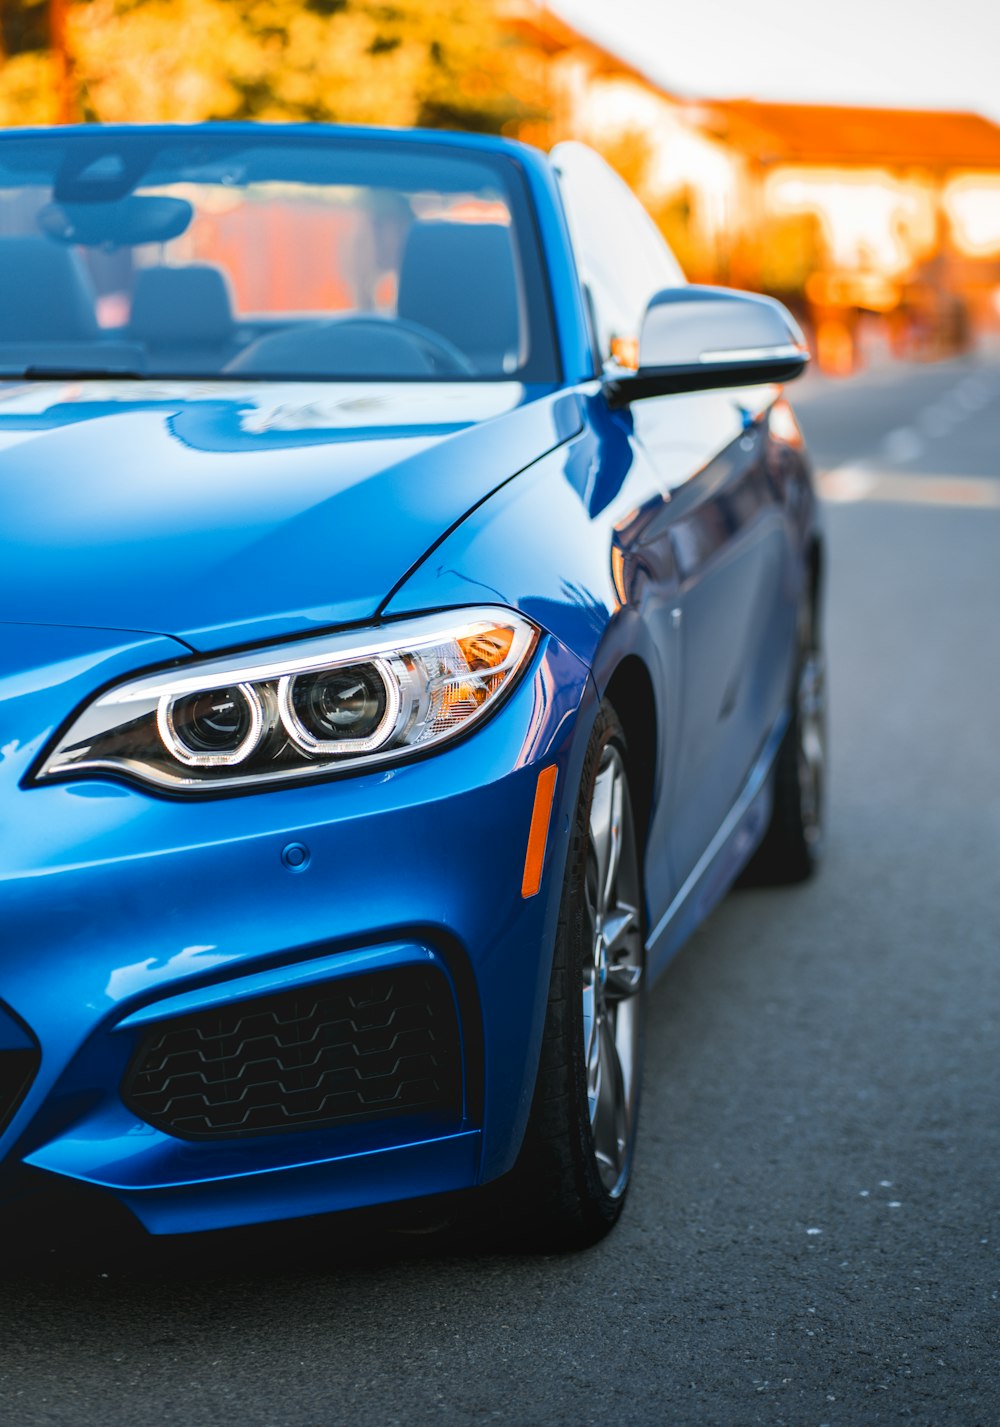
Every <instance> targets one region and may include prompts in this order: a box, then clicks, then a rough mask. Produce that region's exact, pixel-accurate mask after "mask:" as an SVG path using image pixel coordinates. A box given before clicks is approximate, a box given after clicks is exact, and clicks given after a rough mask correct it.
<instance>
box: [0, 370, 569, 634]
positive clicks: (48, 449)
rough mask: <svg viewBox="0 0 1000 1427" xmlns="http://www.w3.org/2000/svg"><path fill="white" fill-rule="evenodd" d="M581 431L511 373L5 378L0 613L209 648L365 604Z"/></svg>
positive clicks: (0, 423)
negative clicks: (409, 377)
mask: <svg viewBox="0 0 1000 1427" xmlns="http://www.w3.org/2000/svg"><path fill="white" fill-rule="evenodd" d="M580 426H581V417H580V408H579V403H578V402H577V400H576V398H575V397H573V396H572V395H570V394H566V393H558V392H552V391H551V390H548V389H539V388H526V387H523V386H521V385H519V384H516V383H450V384H444V383H440V384H439V383H434V384H433V385H432V384H423V383H421V384H416V383H414V384H409V383H407V384H399V383H392V384H389V383H386V384H379V385H375V384H372V385H365V386H360V385H359V384H358V383H349V384H348V383H344V384H335V383H322V384H302V383H296V384H291V383H289V384H284V383H281V384H277V383H267V384H264V383H246V384H244V385H239V386H236V385H234V386H222V385H220V384H219V383H214V384H209V383H204V384H201V385H200V386H199V385H198V384H196V383H192V382H184V383H180V382H171V383H163V384H156V385H153V384H152V383H150V382H142V383H136V382H124V381H122V382H103V383H99V382H94V381H87V382H79V383H60V382H51V383H48V382H47V383H41V384H32V385H30V386H25V385H24V384H20V385H15V384H10V385H6V386H0V500H2V508H3V517H2V522H0V621H4V622H12V623H28V624H40V625H62V626H76V627H82V626H87V627H92V628H104V629H118V630H135V631H142V632H146V633H154V634H160V635H170V636H173V637H174V638H176V639H180V640H183V641H184V642H185V643H186V644H188V645H189V646H190V647H191V648H193V649H197V650H206V651H207V650H213V649H218V648H223V647H225V646H226V645H233V644H239V643H249V642H253V641H256V640H268V639H272V638H273V639H279V638H281V637H283V636H285V635H287V634H296V633H301V632H307V631H310V630H315V629H318V628H323V627H326V626H331V625H338V624H343V623H350V622H353V621H359V620H365V619H371V618H372V617H373V616H375V614H376V613H377V611H378V609H379V607H380V605H381V604H383V603H384V601H385V600H386V598H387V597H388V595H389V594H390V593H391V591H392V590H393V589H394V588H395V587H396V586H397V585H398V584H399V582H400V581H401V580H402V579H403V578H404V576H405V575H406V573H407V571H408V570H410V569H411V568H412V567H413V566H414V565H415V564H416V563H417V562H418V561H419V560H420V559H421V558H422V557H423V556H424V555H425V554H426V553H427V551H428V550H429V549H430V548H431V546H433V545H434V544H435V542H436V541H438V540H439V539H440V538H441V537H442V536H443V535H444V534H445V533H446V532H447V531H448V530H450V529H451V528H452V527H453V526H454V525H455V524H456V523H457V522H458V521H460V520H461V519H462V517H463V516H464V515H466V514H467V512H468V511H469V510H471V509H472V508H473V507H474V506H476V505H478V504H479V503H480V502H482V501H483V500H484V499H485V498H486V497H487V496H488V495H490V493H491V492H492V491H494V490H496V488H497V487H498V486H500V485H502V484H503V483H504V482H505V481H507V480H509V479H510V477H511V476H513V475H515V474H516V473H517V472H519V471H521V470H523V469H524V468H525V467H526V466H528V465H530V464H531V463H532V462H533V461H535V460H537V459H538V458H539V457H540V456H542V455H544V454H545V453H546V452H547V451H549V450H551V449H553V447H554V446H556V445H558V444H560V443H561V442H563V441H565V440H568V439H569V438H570V437H571V436H573V435H574V434H575V433H576V432H577V431H578V430H579V429H580Z"/></svg>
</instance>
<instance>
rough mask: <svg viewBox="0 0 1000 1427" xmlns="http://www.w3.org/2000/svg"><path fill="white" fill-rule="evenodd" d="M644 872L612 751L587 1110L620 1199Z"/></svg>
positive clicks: (599, 798) (594, 925) (637, 1007)
mask: <svg viewBox="0 0 1000 1427" xmlns="http://www.w3.org/2000/svg"><path fill="white" fill-rule="evenodd" d="M640 887H641V880H640V868H639V858H638V849H637V846H636V836H635V825H634V820H633V817H632V809H631V805H630V800H629V790H628V780H627V777H626V774H625V766H624V763H623V761H622V757H621V754H620V753H619V751H618V749H617V748H616V747H615V746H614V744H608V745H607V746H606V747H605V749H604V751H603V753H602V755H601V762H600V766H599V768H598V773H597V778H596V781H595V783H594V793H593V798H592V800H591V805H590V820H589V834H588V852H587V879H586V910H587V917H588V926H589V946H590V955H589V956H588V957H587V959H586V961H585V964H584V969H583V994H582V1011H583V1049H584V1065H585V1069H586V1085H587V1104H588V1110H589V1115H590V1128H591V1133H592V1136H593V1143H594V1153H595V1158H596V1161H597V1168H598V1172H599V1174H600V1178H601V1182H602V1184H603V1186H604V1189H605V1190H606V1192H607V1193H608V1194H609V1195H611V1196H612V1198H616V1197H618V1196H620V1195H621V1194H622V1193H623V1192H624V1190H625V1187H626V1185H627V1183H628V1175H629V1169H630V1166H631V1158H632V1147H633V1142H634V1138H635V1124H636V1111H637V1108H638V1089H639V1060H640V1051H641V1039H642V997H641V995H640V994H639V993H640V992H641V990H642V989H643V978H644V975H645V967H644V952H643V937H642V916H641V912H640Z"/></svg>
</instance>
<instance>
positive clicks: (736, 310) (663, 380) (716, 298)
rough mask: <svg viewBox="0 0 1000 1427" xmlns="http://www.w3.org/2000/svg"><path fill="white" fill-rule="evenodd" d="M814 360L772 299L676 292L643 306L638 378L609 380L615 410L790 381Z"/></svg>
mask: <svg viewBox="0 0 1000 1427" xmlns="http://www.w3.org/2000/svg"><path fill="white" fill-rule="evenodd" d="M808 361H809V352H808V349H807V347H806V344H805V338H804V337H803V335H802V331H801V329H800V328H799V325H798V323H797V322H796V321H795V319H794V317H793V316H792V314H791V313H790V312H789V311H788V309H787V308H786V307H784V306H783V305H782V304H781V303H780V302H776V301H775V300H774V299H773V298H771V297H758V296H756V295H752V294H750V293H747V292H734V291H733V290H732V289H730V288H725V287H698V286H695V285H692V286H690V287H672V288H666V289H665V290H664V291H663V292H658V293H657V294H656V296H655V297H654V298H653V299H652V301H651V302H650V304H649V306H648V307H647V308H646V315H645V317H644V318H643V322H642V332H641V333H640V336H639V368H638V370H637V371H636V373H635V374H634V376H620V377H612V378H610V379H609V380H608V381H606V382H605V393H606V395H607V398H608V400H609V401H610V402H611V404H612V405H614V406H626V405H628V403H629V402H631V401H639V400H641V399H642V398H643V397H650V396H670V395H672V394H675V393H677V392H684V391H711V390H715V389H718V388H720V387H738V386H753V385H754V384H755V383H757V382H788V381H792V380H793V379H794V378H795V377H797V376H800V375H801V374H802V372H803V371H804V370H805V367H806V364H807V362H808Z"/></svg>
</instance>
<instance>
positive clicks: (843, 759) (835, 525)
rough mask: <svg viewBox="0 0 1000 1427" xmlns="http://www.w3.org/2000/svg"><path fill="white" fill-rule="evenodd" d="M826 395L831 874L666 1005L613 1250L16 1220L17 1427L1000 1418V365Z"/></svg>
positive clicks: (10, 1286)
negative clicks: (213, 1235) (58, 1227)
mask: <svg viewBox="0 0 1000 1427" xmlns="http://www.w3.org/2000/svg"><path fill="white" fill-rule="evenodd" d="M799 409H800V411H801V415H802V420H803V424H804V426H805V429H806V432H807V434H808V435H809V436H810V437H811V438H812V440H813V443H814V450H815V454H816V457H817V462H818V464H819V465H820V466H821V467H822V468H824V469H825V470H827V471H830V472H832V474H829V475H827V476H826V477H825V479H824V488H825V490H826V491H827V492H828V494H829V495H830V497H831V502H830V505H829V509H828V532H829V539H830V553H831V561H830V584H829V610H828V621H827V628H828V643H829V648H830V661H831V669H832V681H833V720H832V749H833V767H832V801H831V808H830V823H829V848H828V858H827V861H826V865H825V867H824V869H823V872H822V875H821V876H820V877H819V878H818V879H817V880H816V881H815V882H814V883H812V884H810V885H808V886H806V887H803V888H800V889H796V890H793V891H788V892H739V893H736V894H733V895H732V896H730V897H729V898H728V899H727V901H726V902H725V903H724V904H723V905H722V907H720V908H719V910H718V911H717V912H716V914H715V915H714V916H713V917H712V918H711V920H710V922H709V924H708V925H706V926H705V927H704V928H703V929H702V931H701V932H700V933H699V934H698V936H697V937H696V939H695V940H694V941H693V942H692V943H691V944H690V945H689V946H688V947H687V948H686V949H685V950H684V951H683V952H682V953H681V955H680V957H679V958H678V959H677V961H676V962H675V963H674V965H673V966H672V968H671V969H670V971H669V972H668V973H667V975H666V976H665V978H664V979H663V981H662V982H661V983H660V985H659V986H658V987H657V989H656V991H655V993H654V996H653V1004H652V1009H651V1021H650V1035H649V1042H650V1054H649V1064H648V1078H647V1090H646V1098H645V1104H644V1108H643V1126H642V1136H641V1146H640V1154H639V1162H638V1167H637V1173H636V1179H635V1182H634V1188H633V1192H632V1197H631V1201H630V1203H629V1206H628V1209H627V1211H626V1216H625V1219H624V1220H623V1222H622V1224H621V1225H620V1226H619V1228H618V1229H617V1230H616V1232H615V1233H614V1234H613V1235H612V1236H611V1237H610V1239H608V1240H607V1241H606V1242H605V1243H604V1244H602V1245H601V1246H599V1247H598V1248H597V1249H595V1250H593V1251H591V1252H589V1253H587V1254H583V1255H578V1256H575V1257H564V1258H542V1259H529V1258H522V1257H512V1256H505V1255H502V1254H499V1253H498V1254H495V1255H491V1256H483V1255H481V1254H477V1253H475V1252H474V1251H472V1250H470V1249H467V1248H465V1249H463V1248H462V1247H461V1246H460V1245H456V1244H455V1243H454V1242H452V1241H449V1240H448V1239H447V1238H444V1239H440V1238H436V1237H434V1236H429V1237H422V1238H421V1237H417V1238H413V1237H407V1238H401V1237H399V1236H398V1235H395V1234H388V1233H387V1232H386V1231H385V1230H384V1229H383V1228H381V1227H379V1226H375V1225H371V1224H368V1225H360V1226H352V1227H351V1229H350V1232H349V1233H346V1234H345V1235H343V1236H342V1237H341V1239H340V1241H339V1243H334V1244H324V1243H323V1242H322V1240H320V1239H319V1238H318V1237H317V1233H316V1229H315V1227H314V1226H306V1228H305V1229H302V1228H299V1229H298V1230H297V1231H294V1232H292V1233H287V1232H285V1233H278V1234H271V1235H257V1236H247V1235H240V1236H235V1237H232V1238H227V1239H225V1240H222V1241H212V1242H206V1241H198V1242H197V1243H192V1242H190V1241H189V1242H188V1243H186V1244H167V1245H164V1244H162V1243H159V1244H155V1245H152V1246H147V1247H145V1248H142V1247H141V1246H139V1247H136V1248H134V1249H133V1248H132V1247H129V1249H128V1250H127V1252H125V1253H123V1254H119V1255H117V1256H114V1257H112V1256H111V1255H110V1254H109V1252H108V1251H107V1250H106V1249H105V1248H103V1247H100V1246H98V1247H94V1248H92V1249H90V1250H88V1252H85V1253H83V1254H82V1255H81V1254H80V1253H78V1252H77V1253H71V1252H69V1250H68V1249H67V1248H66V1247H65V1245H63V1246H59V1245H58V1244H56V1245H54V1246H53V1245H52V1244H51V1243H49V1242H43V1241H41V1240H39V1241H37V1242H36V1241H35V1240H33V1239H31V1238H30V1237H29V1238H23V1237H22V1238H19V1243H18V1246H17V1251H16V1253H15V1252H14V1250H13V1249H12V1248H11V1246H10V1239H9V1237H8V1241H7V1248H6V1250H5V1251H4V1252H5V1256H6V1264H5V1272H4V1278H3V1282H2V1285H0V1422H2V1423H3V1424H4V1427H7V1424H10V1425H11V1427H22V1424H23V1425H24V1427H27V1424H35V1423H38V1424H42V1423H45V1424H56V1423H58V1424H88V1423H101V1424H144V1423H149V1424H157V1427H159V1424H163V1427H167V1424H185V1427H187V1424H209V1423H239V1424H246V1427H257V1424H261V1427H263V1424H275V1427H283V1424H288V1427H293V1424H294V1427H328V1424H334V1423H345V1424H347V1423H350V1424H359V1427H368V1424H371V1425H372V1427H375V1424H378V1427H383V1424H396V1423H398V1424H405V1427H411V1424H423V1423H444V1424H465V1423H470V1424H471V1423H475V1424H478V1423H481V1422H488V1421H493V1420H501V1421H503V1422H505V1423H506V1424H509V1427H516V1424H542V1423H544V1424H549V1423H551V1424H567V1427H577V1424H580V1427H582V1425H583V1424H589V1423H602V1424H603V1423H625V1424H632V1423H636V1424H639V1423H643V1424H645V1423H649V1424H657V1427H662V1424H683V1427H700V1424H706V1425H707V1424H720V1427H749V1424H757V1423H760V1424H767V1427H780V1425H781V1424H786V1423H787V1424H793V1427H821V1424H824V1423H826V1424H829V1427H868V1424H890V1423H891V1424H906V1425H907V1427H952V1424H954V1427H988V1425H989V1424H997V1423H1000V1362H998V1351H997V1349H998V1309H1000V1301H998V1285H1000V1277H998V1273H997V1267H998V1263H997V1247H998V1243H1000V1224H998V1222H997V1218H998V1215H997V1205H998V1200H1000V1188H998V1186H1000V1094H998V1091H997V1072H998V1069H1000V1052H998V1037H997V1030H998V1018H1000V1017H998V1013H1000V954H998V953H1000V870H998V850H1000V756H998V749H997V740H998V735H1000V717H998V710H1000V657H998V656H1000V636H998V630H997V621H998V614H1000V454H998V445H1000V366H989V365H981V366H978V367H976V366H972V365H969V364H966V365H961V364H959V365H949V366H942V367H937V368H923V369H913V370H908V371H903V372H900V371H895V372H890V373H883V374H879V375H876V376H873V377H871V378H870V379H868V380H866V381H864V382H862V383H858V382H851V383H845V384H841V385H838V386H828V385H825V384H823V383H822V382H819V381H816V380H814V379H808V381H807V383H806V384H805V386H804V387H803V391H802V398H801V401H800V403H799ZM65 1227H67V1228H68V1229H69V1230H70V1232H72V1228H73V1226H72V1225H68V1226H65Z"/></svg>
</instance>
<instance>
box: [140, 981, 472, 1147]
mask: <svg viewBox="0 0 1000 1427" xmlns="http://www.w3.org/2000/svg"><path fill="white" fill-rule="evenodd" d="M122 1098H123V1100H124V1101H125V1104H126V1105H127V1106H128V1107H129V1109H131V1110H132V1111H134V1113H135V1114H136V1115H138V1116H140V1118H141V1119H143V1120H146V1121H148V1122H149V1123H150V1124H152V1125H156V1126H157V1127H158V1128H160V1129H163V1130H166V1131H168V1132H169V1133H170V1134H172V1135H180V1136H182V1137H183V1138H187V1139H207V1138H211V1139H218V1138H220V1137H227V1136H231V1135H268V1134H275V1133H278V1132H280V1131H284V1130H304V1129H316V1128H319V1127H321V1126H328V1125H339V1124H343V1123H345V1122H350V1121H353V1122H356V1121H359V1120H374V1119H382V1118H385V1117H387V1116H391V1115H412V1114H435V1115H443V1116H445V1117H447V1118H448V1119H450V1120H457V1119H458V1118H459V1116H460V1113H461V1102H462V1069H461V1055H460V1052H459V1042H458V1023H457V1021H456V1017H455V1008H454V1004H453V1002H452V997H451V991H450V989H449V986H448V983H447V981H446V980H445V978H444V977H443V976H442V975H441V974H440V972H438V971H435V970H433V969H432V968H430V967H403V968H401V969H400V970H397V971H379V972H373V973H372V974H370V975H367V976H357V977H350V978H348V979H345V980H343V981H339V982H333V983H331V984H330V985H326V986H318V987H310V988H308V989H307V990H302V991H294V992H290V991H286V992H281V993H280V994H278V995H272V996H267V997H262V998H261V999H259V1000H254V1001H243V1002H240V1003H237V1004H233V1005H230V1006H227V1007H225V1008H224V1009H223V1010H221V1011H213V1012H210V1013H209V1012H202V1013H199V1014H198V1015H194V1016H186V1017H184V1019H183V1020H176V1021H171V1022H169V1023H167V1024H165V1025H162V1026H159V1027H157V1028H156V1029H155V1030H153V1031H150V1032H149V1034H148V1035H147V1036H146V1037H145V1038H144V1040H143V1042H142V1044H141V1045H140V1047H139V1049H138V1052H137V1054H136V1056H135V1058H134V1060H133V1062H132V1065H131V1066H130V1068H129V1071H128V1074H127V1075H126V1077H125V1083H124V1085H123V1086H122Z"/></svg>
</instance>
